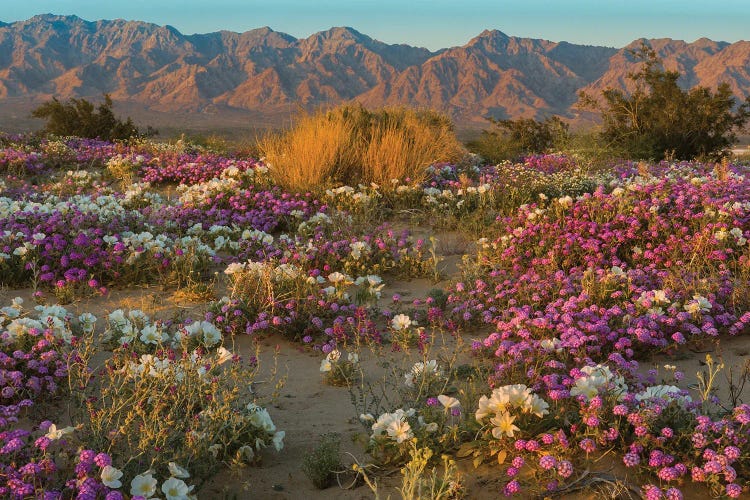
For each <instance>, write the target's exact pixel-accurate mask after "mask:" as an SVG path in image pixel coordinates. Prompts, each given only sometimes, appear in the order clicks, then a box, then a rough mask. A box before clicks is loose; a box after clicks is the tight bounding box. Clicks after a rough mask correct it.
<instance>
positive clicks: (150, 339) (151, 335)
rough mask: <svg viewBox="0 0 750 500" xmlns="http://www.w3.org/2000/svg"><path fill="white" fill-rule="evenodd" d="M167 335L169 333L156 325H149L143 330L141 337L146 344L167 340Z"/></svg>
mask: <svg viewBox="0 0 750 500" xmlns="http://www.w3.org/2000/svg"><path fill="white" fill-rule="evenodd" d="M165 337H167V335H166V334H165V333H163V332H162V331H161V330H160V329H159V328H158V327H157V326H156V325H147V326H145V327H144V328H143V329H142V330H141V336H140V339H141V342H143V343H144V344H158V343H159V342H161V341H163V340H166V339H165ZM167 338H168V337H167Z"/></svg>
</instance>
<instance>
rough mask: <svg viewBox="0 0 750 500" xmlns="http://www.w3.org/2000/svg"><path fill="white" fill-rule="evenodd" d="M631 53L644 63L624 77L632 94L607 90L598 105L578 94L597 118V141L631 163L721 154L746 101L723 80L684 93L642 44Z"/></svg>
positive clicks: (747, 116) (746, 114)
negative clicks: (599, 124)
mask: <svg viewBox="0 0 750 500" xmlns="http://www.w3.org/2000/svg"><path fill="white" fill-rule="evenodd" d="M630 52H631V54H632V55H633V56H634V57H635V58H636V60H640V61H642V63H643V64H642V66H641V68H640V70H639V71H638V72H637V73H630V74H629V75H628V78H629V79H630V80H632V81H633V82H634V83H635V86H636V89H635V90H634V91H633V92H631V93H629V94H628V93H625V92H623V91H622V90H619V89H613V88H608V89H606V90H604V91H603V92H602V100H603V102H598V101H597V100H596V99H594V98H592V97H591V96H589V95H587V94H585V93H581V101H580V103H581V106H582V107H588V108H591V109H594V110H598V111H600V112H601V114H602V119H603V121H604V124H603V130H602V132H601V137H602V139H604V140H605V141H606V142H607V143H608V144H610V145H612V146H614V147H615V148H617V149H619V150H621V151H623V153H624V154H625V155H626V156H628V157H629V158H630V159H645V160H648V159H651V160H662V159H665V158H672V159H680V160H691V159H695V158H698V159H716V158H719V157H722V156H724V155H725V154H726V153H727V151H728V148H729V147H730V146H731V145H732V144H733V143H735V142H736V140H737V135H736V132H737V131H738V130H741V129H742V128H743V127H744V126H745V124H746V123H747V122H748V120H750V97H748V98H747V99H746V100H745V101H744V102H743V103H741V104H739V105H737V103H736V99H735V97H734V96H733V95H732V90H731V88H730V87H729V84H727V83H725V82H724V83H721V84H719V86H718V87H717V89H716V91H715V92H713V91H712V90H711V89H709V88H707V87H693V88H691V89H689V90H683V89H682V88H680V87H679V85H678V84H677V80H678V79H679V77H680V74H679V73H678V72H677V71H666V70H664V69H663V67H662V61H661V59H659V58H658V57H657V56H656V52H655V51H654V50H653V49H652V48H651V47H649V46H648V45H646V44H645V43H644V44H643V45H641V48H640V49H639V50H632V51H630Z"/></svg>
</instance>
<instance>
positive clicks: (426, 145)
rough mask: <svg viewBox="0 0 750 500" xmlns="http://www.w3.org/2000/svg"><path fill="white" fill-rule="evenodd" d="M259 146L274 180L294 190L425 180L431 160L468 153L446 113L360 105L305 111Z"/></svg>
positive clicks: (457, 156)
mask: <svg viewBox="0 0 750 500" xmlns="http://www.w3.org/2000/svg"><path fill="white" fill-rule="evenodd" d="M259 146H260V149H261V151H263V154H264V156H265V157H266V159H267V160H268V162H269V163H270V165H271V166H272V174H273V176H274V180H275V181H276V182H277V183H278V184H280V185H281V186H283V187H285V188H287V189H293V190H306V189H310V188H313V187H319V186H321V185H330V184H331V183H335V182H343V183H346V184H356V183H358V182H364V183H368V184H369V183H371V182H375V183H379V184H383V185H387V183H389V181H390V180H391V179H404V178H411V179H422V178H424V176H425V173H424V169H425V168H426V167H428V166H429V165H431V164H433V163H436V162H441V161H455V160H457V159H459V158H460V156H461V155H462V154H463V147H462V146H461V144H460V143H459V141H458V140H457V139H456V137H455V135H454V133H453V127H452V124H451V122H450V120H449V119H448V118H447V117H445V116H443V115H440V114H438V113H436V112H434V111H415V110H410V109H406V108H395V109H388V108H386V109H380V110H376V111H369V110H367V109H365V108H364V107H362V106H359V105H348V106H343V107H339V108H336V109H334V110H331V111H329V112H327V113H324V112H318V113H316V114H312V115H304V116H303V117H302V118H300V119H299V121H298V122H297V123H296V124H295V126H294V127H293V128H292V129H290V130H289V131H287V132H285V133H282V134H278V135H269V136H266V137H265V138H263V139H261V141H260V143H259Z"/></svg>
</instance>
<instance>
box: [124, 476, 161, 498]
mask: <svg viewBox="0 0 750 500" xmlns="http://www.w3.org/2000/svg"><path fill="white" fill-rule="evenodd" d="M154 493H156V479H154V476H153V475H152V473H151V471H147V472H145V473H144V474H138V475H137V476H135V477H134V478H133V480H132V481H131V482H130V494H131V495H138V496H142V497H143V498H151V497H152V496H154Z"/></svg>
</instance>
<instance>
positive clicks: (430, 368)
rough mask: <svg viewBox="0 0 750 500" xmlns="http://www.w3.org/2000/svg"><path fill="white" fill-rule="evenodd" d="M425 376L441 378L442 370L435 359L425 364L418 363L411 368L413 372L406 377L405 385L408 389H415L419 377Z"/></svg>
mask: <svg viewBox="0 0 750 500" xmlns="http://www.w3.org/2000/svg"><path fill="white" fill-rule="evenodd" d="M423 374H427V375H428V376H433V377H439V376H441V375H442V374H441V372H440V369H439V368H438V364H437V361H436V360H434V359H431V360H429V361H427V362H425V363H423V362H421V361H417V362H416V363H414V365H413V366H412V367H411V370H410V371H409V372H408V373H406V374H405V375H404V379H405V380H404V385H406V387H414V384H415V382H416V381H417V379H418V378H419V377H422V376H423Z"/></svg>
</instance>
